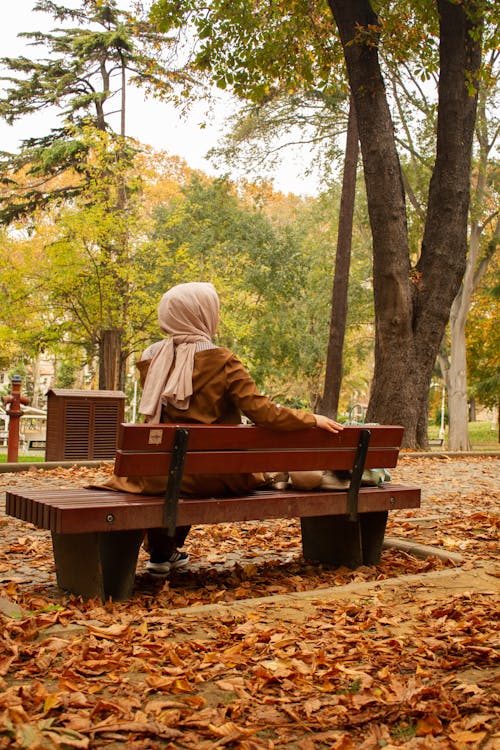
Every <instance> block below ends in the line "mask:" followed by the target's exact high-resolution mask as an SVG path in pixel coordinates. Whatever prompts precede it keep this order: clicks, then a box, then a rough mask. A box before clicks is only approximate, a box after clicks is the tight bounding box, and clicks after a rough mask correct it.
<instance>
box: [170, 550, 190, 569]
mask: <svg viewBox="0 0 500 750" xmlns="http://www.w3.org/2000/svg"><path fill="white" fill-rule="evenodd" d="M168 562H169V564H170V567H171V568H183V567H184V565H187V564H188V562H189V555H188V553H187V552H179V550H177V549H176V550H175V552H172V554H171V555H170V557H169V559H168Z"/></svg>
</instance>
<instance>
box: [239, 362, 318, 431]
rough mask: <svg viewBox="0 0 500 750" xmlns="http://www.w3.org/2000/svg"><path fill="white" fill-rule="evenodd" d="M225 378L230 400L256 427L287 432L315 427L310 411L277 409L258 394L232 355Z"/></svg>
mask: <svg viewBox="0 0 500 750" xmlns="http://www.w3.org/2000/svg"><path fill="white" fill-rule="evenodd" d="M226 378H227V391H228V395H229V397H230V399H231V400H232V401H233V403H234V404H236V406H237V407H238V408H239V409H240V411H242V412H243V414H245V415H246V416H247V417H248V418H249V419H251V420H252V422H255V424H256V425H258V426H259V427H269V428H270V429H273V430H289V431H292V430H303V429H305V428H306V427H315V425H316V420H315V418H314V415H313V414H312V413H311V412H308V411H305V410H303V409H290V408H289V407H287V406H280V405H279V404H275V403H274V402H273V401H271V399H269V398H268V397H267V396H264V395H263V394H262V393H259V390H258V388H257V386H256V385H255V382H254V381H253V379H252V377H251V376H250V374H249V373H248V372H247V370H246V369H245V367H244V366H243V364H242V363H241V362H240V360H239V359H238V358H237V357H235V356H234V355H233V356H232V357H231V358H230V359H229V361H228V362H227V363H226Z"/></svg>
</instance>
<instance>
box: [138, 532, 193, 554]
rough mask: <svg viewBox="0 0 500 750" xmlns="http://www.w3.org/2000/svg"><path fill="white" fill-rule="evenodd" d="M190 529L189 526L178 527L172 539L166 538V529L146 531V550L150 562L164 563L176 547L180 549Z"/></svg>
mask: <svg viewBox="0 0 500 750" xmlns="http://www.w3.org/2000/svg"><path fill="white" fill-rule="evenodd" d="M190 528H191V526H178V527H177V528H176V530H175V535H174V537H173V538H172V537H170V536H168V534H167V530H166V529H162V528H159V529H148V530H147V533H146V537H147V549H148V552H149V556H150V559H151V562H154V563H162V562H166V560H168V559H169V558H170V556H171V554H172V552H174V551H175V550H176V549H177V547H182V545H183V544H184V542H185V541H186V537H187V535H188V534H189V530H190Z"/></svg>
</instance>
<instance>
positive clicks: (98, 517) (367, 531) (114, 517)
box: [6, 424, 420, 600]
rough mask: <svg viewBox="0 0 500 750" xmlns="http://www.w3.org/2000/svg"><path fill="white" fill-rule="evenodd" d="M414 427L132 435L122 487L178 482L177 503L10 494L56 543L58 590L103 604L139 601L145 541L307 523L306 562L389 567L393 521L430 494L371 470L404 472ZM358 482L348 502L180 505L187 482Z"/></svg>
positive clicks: (126, 429) (185, 501)
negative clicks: (393, 514)
mask: <svg viewBox="0 0 500 750" xmlns="http://www.w3.org/2000/svg"><path fill="white" fill-rule="evenodd" d="M402 436H403V428H402V427H393V426H373V427H370V428H369V429H367V428H362V427H347V428H345V429H344V430H343V432H340V433H338V434H332V433H328V432H325V431H324V430H319V429H315V428H312V429H305V430H300V431H298V432H281V431H280V432H278V431H274V430H267V429H263V428H260V427H254V426H247V425H237V426H236V425H235V426H216V425H213V426H206V425H191V424H190V425H167V424H165V425H151V424H149V425H135V424H124V425H122V426H121V429H120V434H119V440H118V448H117V452H116V459H115V473H116V474H117V475H118V476H137V475H143V476H162V475H167V474H168V476H169V482H168V489H167V493H166V495H165V497H163V496H161V495H160V496H159V495H134V494H130V493H125V492H113V491H111V490H100V489H95V490H94V489H85V488H74V489H64V490H54V489H52V488H50V487H47V488H45V489H36V490H32V489H22V488H19V487H14V488H12V489H10V490H8V491H7V502H6V512H7V514H8V515H11V516H14V517H16V518H20V519H22V520H23V521H27V522H29V523H33V524H34V525H35V526H37V527H39V528H41V529H48V530H49V531H51V532H52V543H53V550H54V559H55V566H56V573H57V582H58V585H59V586H60V587H61V588H63V589H67V590H69V591H72V592H74V593H76V594H79V595H81V596H83V597H84V598H92V597H94V596H99V597H101V598H102V599H104V600H105V599H107V598H108V597H112V598H113V599H115V600H118V599H127V598H129V597H130V596H131V594H132V591H133V585H134V578H135V571H136V565H137V558H138V553H139V548H140V546H141V542H142V540H143V532H144V529H147V528H156V527H160V526H163V527H166V528H167V529H168V531H169V534H170V535H173V533H174V530H175V527H176V525H179V526H187V525H195V524H218V523H227V522H235V521H249V520H253V519H260V520H264V519H270V518H294V517H298V518H300V519H301V530H302V548H303V554H304V557H305V558H306V559H310V560H316V561H319V562H322V563H327V564H331V565H346V566H348V567H350V568H356V567H358V566H359V565H363V564H365V565H372V564H376V563H377V562H378V561H379V560H380V555H381V550H382V542H383V538H384V533H385V526H386V521H387V513H388V511H389V510H394V509H396V508H417V507H419V505H420V489H418V488H417V487H404V486H401V485H398V484H392V483H389V484H385V485H383V486H378V487H363V486H361V476H362V474H363V471H364V469H365V468H367V469H368V468H381V467H383V468H391V467H394V466H396V463H397V460H398V454H399V448H400V445H401V440H402ZM290 469H293V470H313V469H331V470H341V469H342V470H346V469H347V470H351V471H352V479H351V483H350V486H349V488H348V489H346V490H333V491H324V490H312V491H304V490H296V489H286V490H282V491H278V490H273V489H266V490H258V491H255V492H252V493H250V494H248V495H245V496H243V497H241V496H239V497H217V498H195V499H191V498H180V497H179V487H180V484H181V480H182V475H183V472H186V474H234V473H246V472H259V471H266V472H274V471H277V472H279V471H287V470H290Z"/></svg>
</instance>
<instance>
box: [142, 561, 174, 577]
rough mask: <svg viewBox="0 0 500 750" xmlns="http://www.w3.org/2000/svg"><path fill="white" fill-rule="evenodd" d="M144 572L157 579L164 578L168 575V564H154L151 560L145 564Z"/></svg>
mask: <svg viewBox="0 0 500 750" xmlns="http://www.w3.org/2000/svg"><path fill="white" fill-rule="evenodd" d="M146 570H147V572H148V573H150V575H152V576H157V577H158V578H165V577H166V576H168V574H169V573H170V563H169V562H162V563H154V562H151V560H150V561H149V562H148V563H146Z"/></svg>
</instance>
